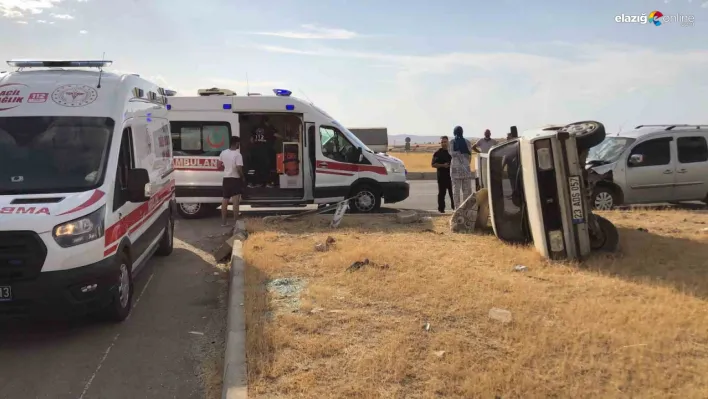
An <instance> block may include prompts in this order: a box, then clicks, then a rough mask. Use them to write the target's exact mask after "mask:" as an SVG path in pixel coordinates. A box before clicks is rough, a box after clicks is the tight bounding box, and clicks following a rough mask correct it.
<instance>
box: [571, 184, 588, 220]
mask: <svg viewBox="0 0 708 399" xmlns="http://www.w3.org/2000/svg"><path fill="white" fill-rule="evenodd" d="M568 183H569V185H570V206H571V208H570V209H571V215H572V218H573V224H580V223H585V215H584V212H583V192H582V189H581V186H580V176H570V177H569V178H568Z"/></svg>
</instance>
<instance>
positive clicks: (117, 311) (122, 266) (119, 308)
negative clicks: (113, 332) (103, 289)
mask: <svg viewBox="0 0 708 399" xmlns="http://www.w3.org/2000/svg"><path fill="white" fill-rule="evenodd" d="M115 261H116V263H117V264H118V275H117V280H118V281H117V282H116V289H115V292H114V293H113V300H112V301H111V303H110V305H108V306H107V307H106V308H104V309H103V311H102V312H101V314H100V315H101V316H102V317H104V318H105V319H107V320H109V321H113V322H118V323H119V322H121V321H123V320H125V319H126V318H127V317H128V315H129V314H130V311H131V309H132V308H133V273H132V272H131V269H132V262H131V261H130V257H129V256H128V254H127V253H126V252H123V251H121V252H119V253H118V254H117V255H116V258H115Z"/></svg>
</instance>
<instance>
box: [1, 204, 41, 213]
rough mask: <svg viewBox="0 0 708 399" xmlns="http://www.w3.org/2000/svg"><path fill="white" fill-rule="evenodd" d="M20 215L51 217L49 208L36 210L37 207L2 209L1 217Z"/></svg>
mask: <svg viewBox="0 0 708 399" xmlns="http://www.w3.org/2000/svg"><path fill="white" fill-rule="evenodd" d="M18 214H30V215H49V208H36V207H24V206H6V207H4V208H0V215H18Z"/></svg>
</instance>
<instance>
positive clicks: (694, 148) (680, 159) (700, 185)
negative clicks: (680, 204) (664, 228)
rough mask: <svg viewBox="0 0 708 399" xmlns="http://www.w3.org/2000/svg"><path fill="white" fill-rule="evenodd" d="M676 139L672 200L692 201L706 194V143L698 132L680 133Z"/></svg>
mask: <svg viewBox="0 0 708 399" xmlns="http://www.w3.org/2000/svg"><path fill="white" fill-rule="evenodd" d="M675 138H676V152H677V157H676V174H675V180H674V184H675V185H674V200H675V201H694V200H702V199H704V198H706V194H708V185H706V180H707V179H708V143H706V135H705V134H701V133H698V132H693V133H688V132H687V133H680V134H677V135H676V136H675Z"/></svg>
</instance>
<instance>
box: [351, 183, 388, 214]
mask: <svg viewBox="0 0 708 399" xmlns="http://www.w3.org/2000/svg"><path fill="white" fill-rule="evenodd" d="M352 197H354V198H352V199H351V202H350V204H349V207H350V208H351V210H352V212H353V213H371V212H376V211H378V210H379V209H380V208H381V194H380V193H379V191H378V190H376V189H374V188H373V187H371V186H369V185H366V184H362V185H360V186H357V187H356V188H355V189H354V192H353V194H352Z"/></svg>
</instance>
